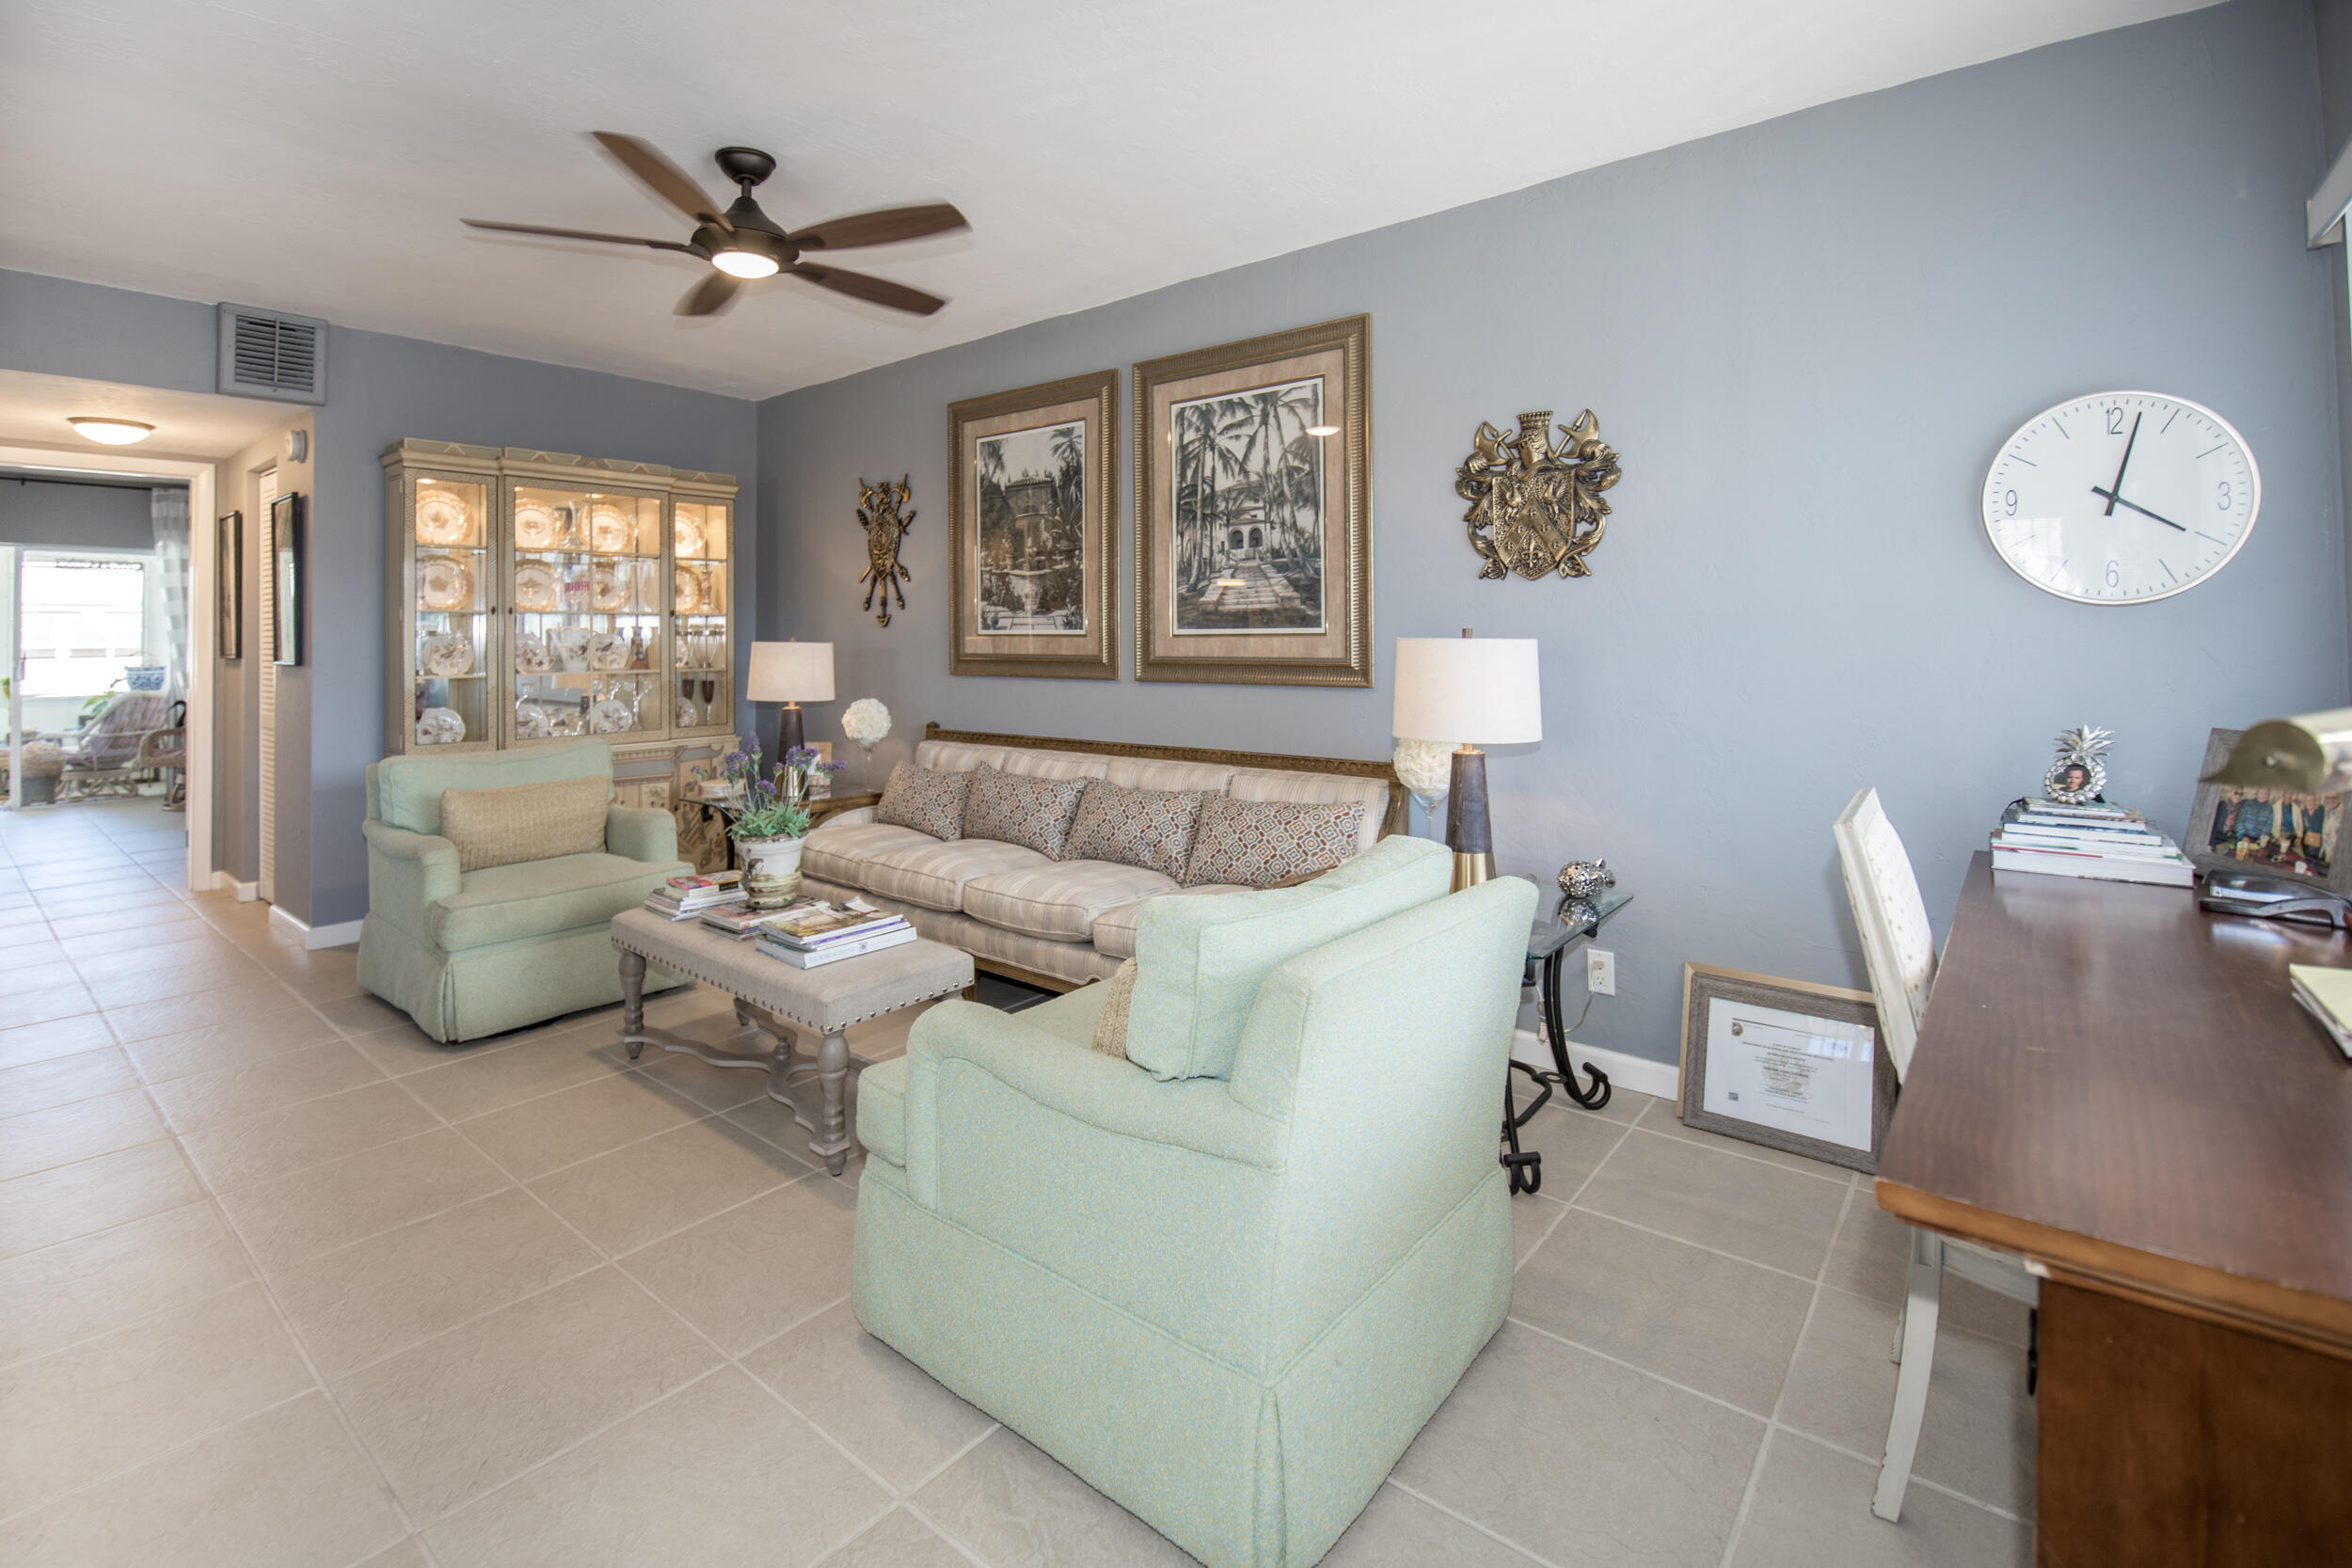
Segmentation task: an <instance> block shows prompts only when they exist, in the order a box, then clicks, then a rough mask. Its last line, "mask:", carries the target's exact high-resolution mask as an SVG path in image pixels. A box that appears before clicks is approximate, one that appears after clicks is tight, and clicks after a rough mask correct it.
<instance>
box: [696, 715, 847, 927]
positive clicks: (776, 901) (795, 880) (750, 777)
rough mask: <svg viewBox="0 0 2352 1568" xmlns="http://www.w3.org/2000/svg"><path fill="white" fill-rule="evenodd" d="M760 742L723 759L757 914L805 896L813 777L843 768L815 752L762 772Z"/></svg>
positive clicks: (788, 757)
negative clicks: (804, 860)
mask: <svg viewBox="0 0 2352 1568" xmlns="http://www.w3.org/2000/svg"><path fill="white" fill-rule="evenodd" d="M760 764H761V757H760V751H759V742H758V741H757V740H754V741H753V742H752V746H751V750H750V751H748V752H746V751H743V750H741V749H740V748H738V749H737V750H734V751H731V752H728V753H727V754H726V755H725V756H723V757H722V758H720V759H719V772H720V776H721V777H722V778H723V779H725V780H726V785H727V792H728V794H730V795H731V796H733V797H734V805H733V807H732V808H731V811H732V815H733V816H734V818H735V820H734V824H733V828H732V832H733V836H734V839H735V854H736V859H737V861H738V862H739V863H740V864H741V866H742V868H743V895H744V901H745V902H746V903H748V904H749V905H750V906H751V907H752V908H753V909H755V910H780V909H783V908H784V907H785V906H786V905H787V904H789V903H791V902H792V899H793V895H796V894H798V893H799V892H800V891H801V840H802V839H803V837H805V836H806V835H807V833H808V777H809V774H810V773H812V772H818V771H824V772H832V771H834V770H836V769H837V768H838V767H839V764H837V763H826V762H820V761H818V756H817V752H816V751H815V750H814V749H813V748H810V747H806V746H796V747H794V748H793V749H792V750H791V751H789V752H786V753H785V755H784V760H783V761H782V762H780V763H778V764H777V765H776V767H775V769H774V771H773V772H764V771H763V770H762V768H761V766H760Z"/></svg>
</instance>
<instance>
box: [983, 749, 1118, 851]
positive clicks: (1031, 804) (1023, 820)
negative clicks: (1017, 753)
mask: <svg viewBox="0 0 2352 1568" xmlns="http://www.w3.org/2000/svg"><path fill="white" fill-rule="evenodd" d="M971 778H972V789H971V793H970V795H969V796H967V797H966V799H965V800H964V803H963V836H964V837H966V838H993V839H994V840H996V841H997V842H998V843H1000V844H1024V845H1026V846H1028V847H1030V848H1032V849H1034V850H1036V851H1037V852H1038V853H1039V854H1041V855H1043V856H1045V857H1046V858H1047V859H1048V860H1059V859H1060V858H1061V851H1062V845H1063V844H1064V843H1065V842H1067V841H1068V839H1069V837H1070V823H1071V819H1072V818H1073V817H1074V816H1077V815H1078V801H1079V800H1080V799H1081V798H1083V797H1084V796H1085V794H1086V792H1087V784H1088V781H1087V780H1085V779H1029V778H1022V777H1020V776H1019V775H1017V774H1012V773H1004V772H999V771H998V770H997V769H995V768H991V767H989V766H988V765H987V764H986V763H982V764H981V765H980V766H979V767H977V768H974V769H972V774H971Z"/></svg>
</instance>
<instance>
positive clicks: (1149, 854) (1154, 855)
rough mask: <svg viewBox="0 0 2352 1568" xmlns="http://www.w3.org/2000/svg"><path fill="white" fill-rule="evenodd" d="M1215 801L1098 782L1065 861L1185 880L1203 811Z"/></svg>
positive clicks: (1187, 792)
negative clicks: (1114, 866)
mask: <svg viewBox="0 0 2352 1568" xmlns="http://www.w3.org/2000/svg"><path fill="white" fill-rule="evenodd" d="M1211 799H1212V797H1211V795H1210V794H1209V793H1208V792H1207V791H1203V790H1196V789H1129V788H1126V787H1125V786H1123V785H1120V784H1104V783H1103V781H1102V780H1100V779H1097V780H1096V781H1094V783H1092V784H1089V785H1088V786H1087V793H1086V799H1085V800H1081V801H1079V802H1078V819H1077V820H1076V821H1075V822H1073V823H1072V824H1071V825H1070V846H1069V847H1068V848H1066V849H1064V850H1063V851H1062V858H1063V859H1064V860H1073V861H1116V862H1118V863H1120V865H1139V866H1141V867H1143V869H1145V870H1146V871H1156V872H1158V873H1159V874H1160V875H1162V876H1163V877H1174V878H1176V879H1178V880H1180V881H1181V880H1182V879H1184V867H1185V866H1186V865H1189V864H1190V863H1192V838H1193V833H1194V831H1195V830H1196V829H1198V828H1199V827H1200V808H1201V807H1202V806H1203V805H1205V804H1207V803H1208V801H1209V800H1211Z"/></svg>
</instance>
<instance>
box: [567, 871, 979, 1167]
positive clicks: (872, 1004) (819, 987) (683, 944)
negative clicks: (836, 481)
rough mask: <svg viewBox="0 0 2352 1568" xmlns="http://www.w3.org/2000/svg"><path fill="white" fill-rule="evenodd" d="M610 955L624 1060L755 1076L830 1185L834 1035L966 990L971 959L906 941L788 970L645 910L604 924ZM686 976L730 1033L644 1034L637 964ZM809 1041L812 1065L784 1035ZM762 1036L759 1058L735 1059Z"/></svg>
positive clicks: (840, 1104)
mask: <svg viewBox="0 0 2352 1568" xmlns="http://www.w3.org/2000/svg"><path fill="white" fill-rule="evenodd" d="M612 945H613V946H615V947H617V948H619V949H620V952H621V1043H622V1044H623V1045H626V1046H627V1047H628V1054H629V1058H630V1059H631V1060H632V1061H633V1060H635V1059H636V1058H637V1056H638V1054H639V1053H641V1052H643V1051H644V1048H645V1047H646V1046H648V1045H658V1046H660V1047H661V1049H662V1050H664V1051H675V1052H676V1053H679V1054H681V1055H686V1056H692V1057H694V1058H695V1059H697V1060H698V1061H705V1062H708V1063H709V1064H710V1065H711V1066H712V1067H742V1068H757V1069H761V1070H762V1071H764V1072H766V1073H767V1074H768V1098H769V1099H771V1100H773V1101H776V1102H777V1103H779V1104H782V1105H788V1106H790V1107H791V1109H792V1119H793V1120H795V1121H797V1122H799V1123H800V1124H801V1125H802V1126H803V1127H805V1128H807V1129H808V1131H809V1145H808V1147H809V1148H810V1150H811V1151H812V1152H814V1153H816V1154H818V1155H820V1156H822V1157H823V1159H824V1162H825V1168H826V1169H827V1170H829V1171H831V1172H832V1173H833V1174H834V1175H835V1176H839V1175H840V1174H841V1170H842V1167H843V1166H844V1165H846V1164H848V1163H849V1158H850V1148H851V1147H852V1146H851V1144H850V1129H849V1118H848V1115H847V1109H846V1108H847V1105H848V1101H849V1080H850V1072H851V1071H853V1070H855V1069H862V1068H864V1067H865V1066H866V1063H864V1062H862V1061H858V1060H856V1059H854V1058H852V1057H851V1056H850V1042H849V1040H848V1038H847V1037H846V1032H847V1031H848V1029H849V1027H850V1025H851V1024H852V1023H863V1022H866V1020H867V1019H869V1018H880V1017H882V1015H883V1014H884V1013H895V1012H897V1011H898V1009H899V1008H901V1007H912V1006H914V1005H915V1004H916V1003H918V1002H929V1001H930V1000H931V999H933V998H934V997H940V996H950V995H954V994H956V993H958V992H961V991H968V990H971V989H972V956H971V955H970V954H969V953H965V952H963V951H961V949H958V948H954V947H948V946H946V945H944V944H942V943H940V942H926V941H924V940H923V939H921V938H919V937H918V938H916V939H915V940H914V941H913V942H904V943H901V944H900V945H898V946H897V947H886V948H883V949H882V951H881V952H879V953H866V954H862V955H860V956H859V957H857V958H844V959H842V960H841V961H840V962H838V963H830V964H826V965H824V966H823V967H821V968H818V969H795V968H793V967H792V966H791V965H790V964H788V963H785V962H783V961H782V960H780V959H777V958H769V957H768V956H767V955H766V954H764V953H761V952H758V951H757V950H756V949H755V948H754V947H753V946H752V944H751V943H749V942H743V941H740V940H739V939H737V938H735V937H730V936H727V935H725V934H724V933H723V932H720V931H714V930H712V929H711V928H710V927H707V926H705V925H703V924H702V923H701V922H700V921H693V920H681V921H674V920H667V919H664V918H663V917H661V916H660V915H658V914H654V913H652V912H650V911H645V910H629V911H625V912H623V913H621V914H617V915H614V916H613V917H612ZM648 961H650V962H653V963H658V964H660V966H661V967H662V968H664V969H667V970H672V971H675V973H677V974H691V975H692V976H693V977H694V978H695V979H697V980H700V981H702V982H703V983H704V984H705V985H709V986H716V987H717V988H718V989H719V990H723V991H725V992H726V993H727V994H728V995H729V996H732V997H734V998H735V1018H736V1022H738V1023H739V1024H741V1025H742V1028H741V1029H740V1030H739V1031H738V1032H737V1033H736V1034H734V1035H731V1036H729V1037H727V1038H726V1039H725V1040H724V1041H722V1042H720V1043H718V1044H716V1045H705V1044H703V1043H701V1042H700V1041H698V1040H690V1039H685V1038H683V1037H679V1036H677V1035H675V1034H673V1033H671V1032H670V1031H669V1030H666V1029H653V1028H648V1027H646V1024H645V965H646V963H647V962H648ZM795 1028H800V1029H805V1030H807V1031H808V1032H809V1033H811V1034H813V1035H815V1036H817V1037H818V1045H817V1053H816V1055H815V1056H814V1057H809V1056H804V1055H802V1054H800V1053H799V1052H798V1051H797V1050H796V1049H795V1048H794V1045H793V1030H794V1029H795ZM762 1037H766V1038H767V1039H768V1040H769V1041H770V1042H771V1043H770V1044H769V1045H767V1046H765V1047H763V1048H761V1049H745V1048H746V1047H749V1046H753V1045H755V1044H756V1043H757V1042H758V1041H759V1040H760V1039H761V1038H762Z"/></svg>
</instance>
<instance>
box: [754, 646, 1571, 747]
mask: <svg viewBox="0 0 2352 1568" xmlns="http://www.w3.org/2000/svg"><path fill="white" fill-rule="evenodd" d="M753 668H754V669H755V670H756V669H757V668H758V666H757V665H756V664H755V665H754V666H753ZM1389 733H1390V734H1391V735H1394V736H1397V737H1398V738H1399V739H1403V740H1443V741H1453V742H1458V743H1460V744H1463V745H1468V746H1518V745H1524V744H1526V743H1527V742H1529V741H1533V740H1541V739H1542V738H1543V737H1544V702H1543V690H1542V687H1541V684H1540V682H1539V680H1538V678H1537V675H1536V670H1535V640H1534V638H1532V637H1400V638H1398V639H1397V640H1396V711H1395V718H1394V719H1393V720H1392V721H1391V728H1390V732H1389Z"/></svg>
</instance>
